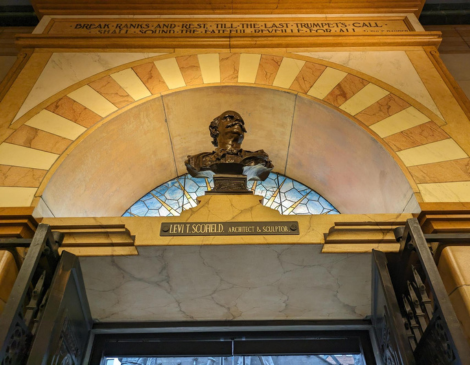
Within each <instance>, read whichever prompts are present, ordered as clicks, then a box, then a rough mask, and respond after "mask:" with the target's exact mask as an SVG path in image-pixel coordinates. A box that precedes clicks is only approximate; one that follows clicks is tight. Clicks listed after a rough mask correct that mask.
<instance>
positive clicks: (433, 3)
mask: <svg viewBox="0 0 470 365" xmlns="http://www.w3.org/2000/svg"><path fill="white" fill-rule="evenodd" d="M97 1H99V0H97ZM170 1H171V0H170ZM419 20H420V22H421V24H423V25H446V24H449V25H450V24H470V0H427V1H426V4H425V5H424V8H423V11H422V13H421V16H420V17H419ZM37 23H38V18H37V16H36V15H35V13H34V9H33V7H32V6H31V2H30V1H29V0H0V26H34V25H36V24H37Z"/></svg>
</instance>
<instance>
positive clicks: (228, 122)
mask: <svg viewBox="0 0 470 365" xmlns="http://www.w3.org/2000/svg"><path fill="white" fill-rule="evenodd" d="M209 131H210V133H211V137H212V139H213V140H212V144H213V145H214V146H215V147H221V148H226V146H233V147H238V148H239V146H240V145H241V143H242V142H243V138H244V137H245V133H247V132H246V129H245V122H244V121H243V118H242V117H241V116H240V114H238V113H237V112H234V111H233V110H228V111H226V112H223V113H222V114H220V115H219V116H218V117H216V118H215V119H214V120H213V121H212V122H211V124H210V126H209Z"/></svg>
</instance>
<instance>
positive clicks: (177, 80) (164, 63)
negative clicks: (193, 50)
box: [154, 58, 186, 89]
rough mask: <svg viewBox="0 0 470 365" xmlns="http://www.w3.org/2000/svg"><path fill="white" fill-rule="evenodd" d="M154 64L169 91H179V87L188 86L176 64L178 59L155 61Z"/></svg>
mask: <svg viewBox="0 0 470 365" xmlns="http://www.w3.org/2000/svg"><path fill="white" fill-rule="evenodd" d="M154 63H155V66H157V69H158V71H159V72H160V75H162V77H163V80H165V83H166V84H167V86H168V88H169V89H177V88H179V87H183V86H186V83H185V82H184V78H183V75H182V71H181V70H180V68H179V66H178V63H177V62H176V59H174V58H167V59H165V60H160V61H155V62H154Z"/></svg>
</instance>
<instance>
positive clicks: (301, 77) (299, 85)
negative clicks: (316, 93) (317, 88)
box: [260, 56, 326, 93]
mask: <svg viewBox="0 0 470 365" xmlns="http://www.w3.org/2000/svg"><path fill="white" fill-rule="evenodd" d="M263 57H264V56H263ZM261 62H262V60H261ZM260 68H261V66H260ZM325 69H326V66H323V65H319V64H316V63H311V62H306V63H305V65H304V67H302V69H301V70H300V72H299V74H298V75H297V77H296V78H295V80H294V82H293V83H292V85H291V86H290V89H291V90H295V91H298V92H301V93H307V92H308V91H309V90H310V88H311V87H312V86H313V84H314V83H315V81H317V80H318V78H319V77H320V75H321V74H322V72H323V71H325Z"/></svg>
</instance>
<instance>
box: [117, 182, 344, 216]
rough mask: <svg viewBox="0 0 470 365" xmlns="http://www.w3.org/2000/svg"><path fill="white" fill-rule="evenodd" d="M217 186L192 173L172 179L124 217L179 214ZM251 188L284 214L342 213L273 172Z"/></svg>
mask: <svg viewBox="0 0 470 365" xmlns="http://www.w3.org/2000/svg"><path fill="white" fill-rule="evenodd" d="M208 186H209V187H210V189H213V188H214V183H213V181H212V179H201V178H193V177H191V176H190V175H189V174H186V175H182V176H180V177H178V178H176V179H173V180H170V181H168V182H166V183H164V184H162V185H160V186H157V187H156V188H155V189H153V190H152V191H150V192H148V193H147V194H145V195H144V196H143V197H142V198H141V199H139V200H138V201H137V202H135V203H134V204H133V205H132V206H131V207H130V208H129V209H128V210H127V211H126V212H125V213H124V214H123V217H135V216H138V217H167V216H178V215H180V214H181V212H182V211H183V210H187V209H191V208H194V207H195V206H196V205H197V197H199V196H201V195H204V194H205V192H206V191H207V190H208ZM248 189H250V190H252V191H253V192H254V194H255V195H259V196H262V197H263V204H264V205H265V206H267V207H269V208H272V209H275V210H278V211H279V212H280V213H281V214H284V215H287V214H293V215H308V214H339V212H338V211H337V210H336V209H335V207H333V205H332V204H331V203H330V202H329V201H327V200H326V199H325V198H323V197H322V196H321V195H319V194H318V193H317V192H315V191H314V190H312V189H310V188H309V187H307V186H305V185H304V184H302V183H300V182H298V181H295V180H292V179H291V178H288V177H286V176H283V175H280V174H276V173H271V174H269V176H268V178H267V179H266V180H265V181H257V182H254V181H248Z"/></svg>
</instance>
